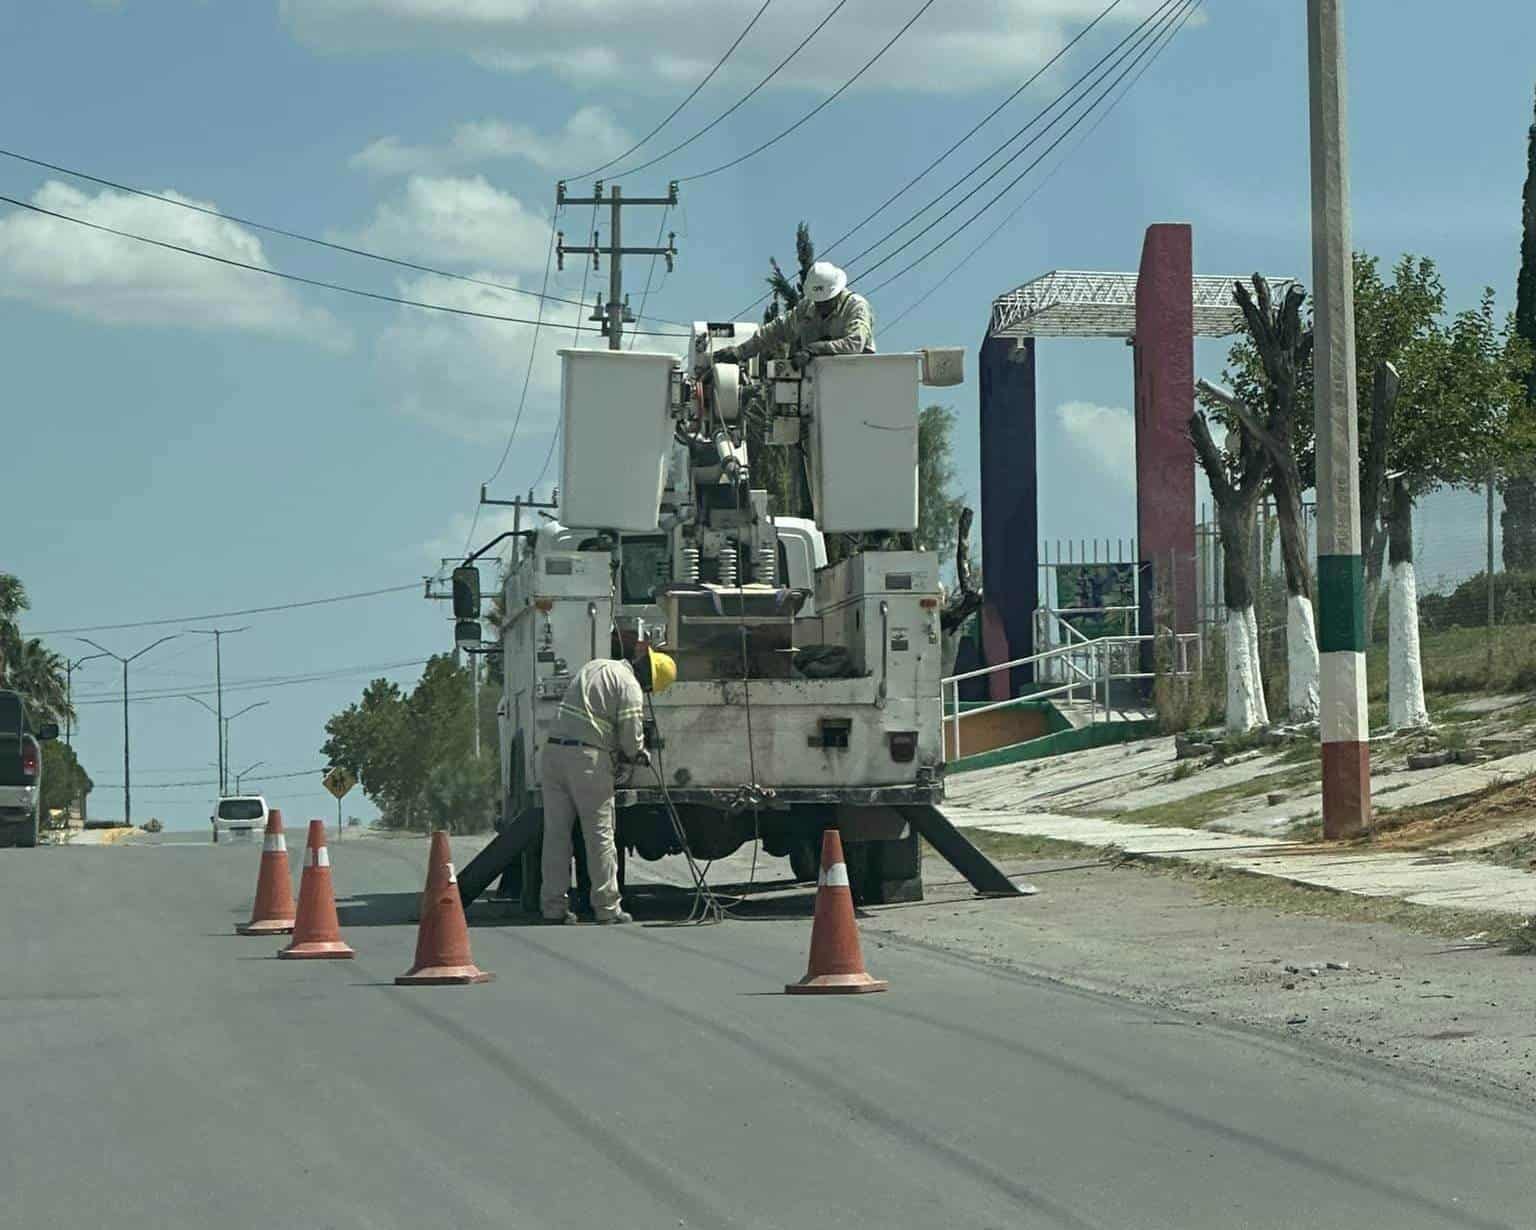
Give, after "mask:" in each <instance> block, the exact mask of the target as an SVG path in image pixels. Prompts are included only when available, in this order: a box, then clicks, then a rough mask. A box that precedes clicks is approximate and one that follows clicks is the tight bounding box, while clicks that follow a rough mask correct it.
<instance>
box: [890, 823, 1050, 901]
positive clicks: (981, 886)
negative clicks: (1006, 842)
mask: <svg viewBox="0 0 1536 1230" xmlns="http://www.w3.org/2000/svg"><path fill="white" fill-rule="evenodd" d="M898 810H899V811H900V812H901V814H902V815H903V816H904V817H905V818H906V821H907V823H908V824H910V825H911V826H912V827H913V828H914V829H916V830H917V831H918V832H919V833H921V834H922V835H923V837H924V838H925V839H926V840H927V842H928V844H929V845H930V846H932V847H933V848H934V849H935V850H937V851H938V852H939V854H940V855H941V856H942V857H943V858H944V860H945V861H946V862H947V863H948V864H949V865H950V866H951V867H953V868H954V869H955V870H956V871H958V872H959V873H960V874H961V875H963V876H964V877H965V878H966V880H967V881H969V883H970V885H971V887H972V888H974V889H975V890H976V891H977V892H978V893H981V894H982V895H983V896H986V897H1017V896H1022V895H1023V894H1022V893H1021V892H1020V890H1019V886H1018V885H1017V884H1015V883H1014V882H1013V881H1012V880H1010V879H1009V878H1008V877H1007V876H1006V875H1004V874H1003V871H1002V868H1000V867H999V866H998V865H997V864H996V863H994V862H993V861H992V860H991V859H989V858H988V857H987V856H986V855H985V854H983V853H982V852H981V851H980V850H978V849H977V848H976V847H975V846H973V845H972V844H971V843H970V840H969V839H968V838H967V837H966V836H965V834H964V833H962V832H961V831H960V830H959V829H957V828H956V827H955V826H954V825H953V824H951V823H950V822H949V818H948V817H947V816H945V815H944V813H943V812H941V811H940V810H939V809H938V808H937V807H934V806H932V805H931V804H926V803H912V804H907V805H905V806H903V807H901V808H899V809H898Z"/></svg>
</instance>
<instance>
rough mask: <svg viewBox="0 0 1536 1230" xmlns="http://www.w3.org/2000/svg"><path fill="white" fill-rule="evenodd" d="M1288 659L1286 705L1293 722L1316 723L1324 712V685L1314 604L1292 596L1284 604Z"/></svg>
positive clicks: (1294, 595) (1298, 595) (1302, 597)
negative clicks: (1318, 651)
mask: <svg viewBox="0 0 1536 1230" xmlns="http://www.w3.org/2000/svg"><path fill="white" fill-rule="evenodd" d="M1285 658H1286V666H1287V668H1288V674H1289V687H1288V688H1287V690H1286V701H1287V704H1288V706H1289V708H1290V711H1291V715H1290V716H1291V721H1293V722H1315V721H1317V715H1318V713H1319V711H1320V710H1321V708H1322V681H1321V668H1320V660H1319V658H1318V654H1317V625H1316V624H1315V623H1314V622H1313V619H1312V603H1311V601H1310V600H1309V599H1308V598H1307V597H1306V596H1305V595H1304V594H1292V595H1290V597H1289V598H1287V599H1286V604H1285Z"/></svg>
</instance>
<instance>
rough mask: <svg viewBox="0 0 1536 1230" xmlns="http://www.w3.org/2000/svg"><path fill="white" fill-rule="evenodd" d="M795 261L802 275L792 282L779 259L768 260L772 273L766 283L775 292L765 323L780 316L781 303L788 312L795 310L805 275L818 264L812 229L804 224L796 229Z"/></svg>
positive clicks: (764, 314) (771, 258)
mask: <svg viewBox="0 0 1536 1230" xmlns="http://www.w3.org/2000/svg"><path fill="white" fill-rule="evenodd" d="M795 260H796V262H797V263H798V264H799V266H800V273H799V275H798V276H797V277H796V278H795V280H794V281H790V279H789V278H788V276H786V275H785V273H784V270H783V269H781V268H780V267H779V262H778V259H777V258H776V257H772V256H770V257H769V258H768V265H769V270H770V271H769V274H768V277H767V279H766V281H767V283H768V287H769V289H770V290H772V291H773V298H772V299H771V300H770V301H769V304H768V309H767V311H765V312H764V313H763V320H764V322H765V323H766V322H767V321H770V320H772V319H773V318H774V317H775V316H777V315H778V314H779V305H780V304H781V303H782V304H783V306H784V310H785V311H786V312H788V311H793V310H794V308H795V306H796V305H797V304H798V303H799V302H800V291H801V288H802V287H803V286H804V285H805V275H806V274H808V273H809V272H810V271H811V266H812V265H813V264H815V263H816V245H815V244H813V243H812V242H811V228H810V227H809V226H807V225H806V224H805V223H804V222H802V223H800V225H799V226H797V227H795Z"/></svg>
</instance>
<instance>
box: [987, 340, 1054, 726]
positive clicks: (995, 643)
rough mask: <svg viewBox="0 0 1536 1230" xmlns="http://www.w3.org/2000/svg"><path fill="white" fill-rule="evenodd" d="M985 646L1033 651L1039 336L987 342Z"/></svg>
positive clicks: (1017, 682)
mask: <svg viewBox="0 0 1536 1230" xmlns="http://www.w3.org/2000/svg"><path fill="white" fill-rule="evenodd" d="M980 368H981V413H980V415H979V419H980V426H981V571H982V588H983V590H984V591H985V593H986V603H985V605H984V606H983V608H982V613H981V621H982V648H983V652H984V653H985V654H986V660H987V662H988V663H993V662H1007V661H1009V660H1011V659H1013V658H1024V657H1028V656H1029V655H1030V654H1032V653H1034V651H1035V650H1034V640H1035V637H1034V622H1035V606H1036V604H1037V602H1038V577H1039V562H1040V558H1039V551H1040V545H1039V544H1040V512H1039V483H1038V479H1037V474H1036V469H1035V458H1036V454H1035V339H1034V338H1032V337H1031V338H1024V339H1022V340H1020V341H1014V340H1012V339H1003V338H993V337H988V338H986V339H985V340H984V341H983V342H982V344H981V360H980ZM1011 674H1012V676H1013V678H1012V680H1011V681H1010V684H1009V685H1005V684H1004V683H1003V680H1002V676H1000V675H999V676H995V677H994V683H993V691H992V693H991V695H992V697H993V699H999V700H1001V699H1006V697H1005V696H1004V695H1001V693H1003V692H1005V691H1006V692H1007V694H1008V695H1015V696H1016V695H1018V693H1019V691H1020V690H1021V689H1022V688H1023V686H1024V685H1025V684H1028V683H1030V682H1032V679H1033V672H1032V671H1031V670H1030V669H1029V668H1028V667H1020V668H1018V669H1016V670H1014V671H1013V672H1011Z"/></svg>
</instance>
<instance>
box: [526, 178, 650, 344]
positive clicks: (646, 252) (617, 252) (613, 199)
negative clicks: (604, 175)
mask: <svg viewBox="0 0 1536 1230" xmlns="http://www.w3.org/2000/svg"><path fill="white" fill-rule="evenodd" d="M604 203H605V200H604V197H603V181H602V180H598V181H597V182H596V183H594V184H593V185H592V195H591V196H582V197H576V196H566V195H565V181H564V180H563V179H562V180H561V181H560V182H559V183H558V184H556V185H555V206H556V208H557V209H558V208H559V207H560V206H562V205H591V206H592V207H593V208H596V207H597V206H599V205H602V204H604ZM606 204H607V205H608V210H609V213H608V246H607V247H601V246H600V245H599V243H598V236H597V235H596V233H594V234H593V236H592V243H591V244H590V245H589V246H584V247H579V248H571V247H567V246H566V243H565V232H564V231H561V232H559V234H558V236H557V240H556V244H555V257H556V261H557V267H558V268H560V269H564V268H565V257H566V253H570V254H572V255H576V256H590V257H591V258H592V270H593V272H601V264H600V263H599V260H598V257H599V255H600V254H601V253H604V252H606V253H607V254H608V303H607V306H606V308H605V310H604V312H603V316H602V319H603V333H604V335H605V336H606V337H607V338H608V349H609V350H618V349H620V348H621V347H622V345H623V341H624V326H625V325H626V324H632V323H634V319H635V317H634V313H632V312H631V311H630V310H629V306H628V304H627V303H626V302H625V300H624V257H626V256H664V257H666V258H667V272H668V273H671V272H672V260H673V258H674V257H675V256H676V255H677V244H676V240H677V232H675V231H672V232H669V233H668V235H667V246H666V247H664V248H626V247H625V246H624V243H623V235H624V209H625V207H626V206H633V205H666V206H673V205H676V204H677V181H676V180H673V181H672V182H671V183H670V184H668V185H667V195H666V196H637V197H630V198H629V199H628V200H625V199H624V193H623V191H622V190H621V189H620V188H619V185H618V184H611V185H610V186H609V188H608V196H607V198H606Z"/></svg>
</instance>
